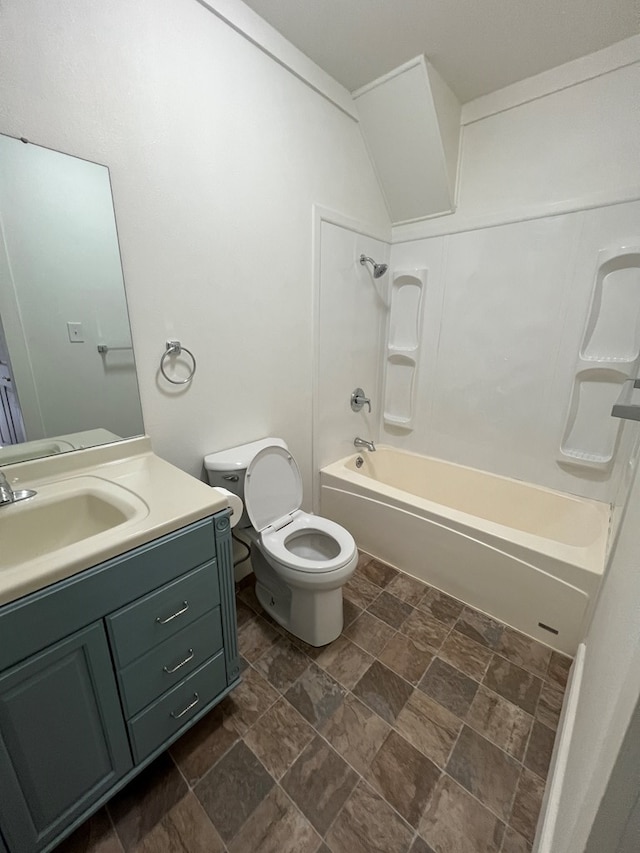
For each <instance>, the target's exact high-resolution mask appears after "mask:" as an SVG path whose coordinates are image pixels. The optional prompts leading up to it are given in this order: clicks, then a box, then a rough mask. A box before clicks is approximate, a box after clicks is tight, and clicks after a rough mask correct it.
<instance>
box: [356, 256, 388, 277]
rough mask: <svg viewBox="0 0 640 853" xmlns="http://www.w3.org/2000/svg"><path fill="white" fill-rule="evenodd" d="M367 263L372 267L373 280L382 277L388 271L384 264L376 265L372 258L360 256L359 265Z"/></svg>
mask: <svg viewBox="0 0 640 853" xmlns="http://www.w3.org/2000/svg"><path fill="white" fill-rule="evenodd" d="M367 262H368V263H370V264H371V266H372V267H373V277H374V278H380V276H381V275H384V274H385V273H386V271H387V269H388V267H387V265H386V264H377V263H376V262H375V261H374V260H373V258H368V257H367V256H366V255H360V263H361V264H362V265H363V266H364V264H366V263H367Z"/></svg>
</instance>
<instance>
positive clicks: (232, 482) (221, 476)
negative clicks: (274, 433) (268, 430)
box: [204, 437, 287, 527]
mask: <svg viewBox="0 0 640 853" xmlns="http://www.w3.org/2000/svg"><path fill="white" fill-rule="evenodd" d="M265 447H284V448H286V447H287V444H286V442H285V441H283V439H281V438H273V437H270V438H261V439H259V440H258V441H250V442H249V443H248V444H239V445H237V446H236V447H229V448H228V449H227V450H219V451H217V452H216V453H208V454H207V455H206V456H205V457H204V467H205V469H206V472H207V477H208V479H209V485H210V486H220V487H222V488H223V489H228V491H230V492H233V493H234V495H237V496H238V497H239V498H240V499H241V500H242V502H243V504H244V477H245V474H246V472H247V468H248V467H249V465H250V463H251V462H252V460H253V458H254V457H255V455H256V454H257V453H258V452H259V451H260V450H262V449H263V448H265ZM237 526H238V527H251V521H250V520H249V516H248V515H247V510H246V507H245V509H244V511H243V513H242V515H241V517H240V521H239V522H238V525H237Z"/></svg>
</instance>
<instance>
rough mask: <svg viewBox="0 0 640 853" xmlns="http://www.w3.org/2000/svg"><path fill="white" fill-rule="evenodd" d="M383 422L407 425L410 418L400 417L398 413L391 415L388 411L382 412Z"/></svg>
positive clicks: (400, 425) (401, 425)
mask: <svg viewBox="0 0 640 853" xmlns="http://www.w3.org/2000/svg"><path fill="white" fill-rule="evenodd" d="M384 419H385V423H388V424H391V426H399V427H408V426H409V424H410V423H411V418H401V417H399V416H398V415H391V414H389V412H385V413H384Z"/></svg>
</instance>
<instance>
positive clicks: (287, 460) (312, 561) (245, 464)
mask: <svg viewBox="0 0 640 853" xmlns="http://www.w3.org/2000/svg"><path fill="white" fill-rule="evenodd" d="M204 466H205V468H206V470H207V475H208V477H209V483H210V484H211V485H212V486H222V487H224V488H225V489H229V490H230V491H233V492H234V493H235V494H237V495H238V496H239V497H240V498H242V500H243V501H244V505H245V512H244V513H243V515H242V518H241V519H240V521H239V523H238V525H237V528H236V530H238V531H240V530H241V531H242V533H243V534H244V535H245V538H249V540H250V541H251V563H252V565H253V570H254V572H255V575H256V595H257V596H258V600H259V601H260V604H261V605H262V606H263V607H264V609H265V610H266V611H267V613H269V614H270V615H271V616H272V617H273V618H274V619H275V620H276V621H277V622H279V623H280V625H282V626H283V627H284V628H286V629H287V630H288V631H290V632H291V633H292V634H295V636H296V637H300V639H301V640H304V641H305V642H307V643H309V644H310V645H312V646H324V645H326V644H327V643H330V642H332V641H333V640H335V639H336V638H337V637H338V636H340V633H341V631H342V625H343V617H342V586H343V585H344V584H345V583H346V582H347V581H348V580H349V578H350V577H351V576H352V574H353V573H354V571H355V568H356V565H357V563H358V551H357V548H356V543H355V541H354V539H353V537H352V536H351V534H350V533H348V532H347V531H346V530H345V529H344V527H341V526H340V525H339V524H336V523H335V522H334V521H330V520H329V519H328V518H322V517H321V516H317V515H312V514H310V513H306V512H303V511H302V510H301V509H300V504H301V503H302V478H301V476H300V471H299V469H298V466H297V465H296V461H295V459H294V458H293V456H292V455H291V454H290V453H289V450H288V448H287V445H286V444H285V442H284V441H283V440H282V439H281V438H264V439H262V440H260V441H252V442H250V443H249V444H242V445H240V446H239V447H231V448H229V449H228V450H222V451H220V452H218V453H211V454H209V455H208V456H205V458H204Z"/></svg>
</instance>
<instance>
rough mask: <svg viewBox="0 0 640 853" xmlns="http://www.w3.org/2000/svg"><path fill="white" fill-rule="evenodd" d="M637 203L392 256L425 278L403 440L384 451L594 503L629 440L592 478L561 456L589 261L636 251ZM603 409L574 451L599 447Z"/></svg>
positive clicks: (390, 438) (622, 434) (397, 436)
mask: <svg viewBox="0 0 640 853" xmlns="http://www.w3.org/2000/svg"><path fill="white" fill-rule="evenodd" d="M638 221H640V202H629V203H627V204H619V205H615V206H612V207H604V208H597V209H593V210H586V211H582V212H576V213H569V214H565V215H563V216H552V217H544V218H540V219H535V220H529V221H525V222H518V223H511V224H505V225H497V226H494V227H485V228H478V229H476V230H473V231H464V232H461V233H455V234H450V235H448V236H442V237H431V238H427V239H424V240H418V241H415V242H411V243H403V244H399V245H394V246H393V249H392V262H391V268H392V270H393V269H410V268H425V267H426V268H428V270H429V277H428V286H427V288H426V291H425V305H424V315H423V333H422V347H421V352H420V359H419V364H418V369H417V388H416V412H415V416H414V422H413V424H411V426H412V427H413V428H412V429H411V430H400V429H396V428H394V427H393V426H387V425H386V424H383V426H382V429H381V434H380V440H381V441H382V442H383V443H384V444H393V445H395V446H397V447H400V448H403V449H406V450H411V451H414V452H416V453H422V454H425V455H429V456H436V457H439V458H441V459H447V460H449V461H452V462H456V463H461V464H464V465H470V466H471V467H474V468H480V469H482V470H485V471H492V472H494V473H497V474H502V475H505V476H509V477H514V478H516V479H521V480H525V481H526V482H531V483H537V484H539V485H542V486H547V487H548V488H552V489H557V490H559V491H564V492H569V493H571V494H576V495H581V496H583V497H589V498H594V499H596V500H602V501H605V502H611V501H613V499H614V497H615V493H616V489H617V486H618V483H619V481H620V478H621V475H622V470H623V468H624V465H625V464H626V460H627V459H628V457H629V451H630V446H629V445H630V439H631V438H632V437H633V428H632V427H629V426H628V425H626V424H624V423H623V422H616V423H615V424H614V427H616V428H617V427H618V425H620V427H619V430H620V431H619V440H618V445H617V453H616V456H615V458H614V461H613V463H612V464H611V465H610V466H609V467H607V468H605V469H603V470H602V471H594V470H592V469H591V468H590V467H589V465H588V464H587V465H586V466H581V465H580V460H579V459H577V458H572V459H569V458H568V457H566V456H564V455H563V454H562V453H561V451H560V448H561V444H562V443H563V441H564V440H565V432H566V424H567V423H568V422H569V421H571V419H572V414H571V413H570V401H571V395H572V389H573V384H574V374H575V366H576V359H577V356H578V352H579V350H580V348H581V345H582V341H583V335H584V330H585V328H586V327H587V322H588V316H589V309H590V304H591V297H592V291H593V284H594V279H595V276H596V270H597V267H598V263H599V260H598V255H599V252H600V251H601V250H602V249H606V248H610V247H611V248H615V247H620V246H624V245H633V244H634V243H635V242H637V241H638V239H639V238H640V235H639V234H638V227H637V223H638ZM610 410H611V406H610V405H607V403H606V401H605V402H603V405H602V411H601V412H600V413H599V414H598V413H596V414H598V416H597V417H595V416H594V417H592V418H591V419H590V422H588V423H585V424H583V427H582V434H581V435H580V436H578V437H576V438H575V439H572V440H573V441H574V443H575V440H578V441H579V443H580V446H579V447H577V448H576V449H577V450H578V451H580V450H584V451H589V450H590V448H591V447H592V446H594V445H596V446H597V445H598V444H599V443H601V440H600V438H599V436H600V434H601V433H602V432H603V430H605V429H607V428H608V427H607V424H608V423H609V421H610V420H611V419H610Z"/></svg>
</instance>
